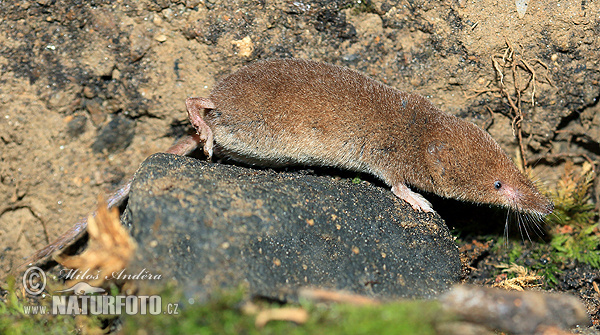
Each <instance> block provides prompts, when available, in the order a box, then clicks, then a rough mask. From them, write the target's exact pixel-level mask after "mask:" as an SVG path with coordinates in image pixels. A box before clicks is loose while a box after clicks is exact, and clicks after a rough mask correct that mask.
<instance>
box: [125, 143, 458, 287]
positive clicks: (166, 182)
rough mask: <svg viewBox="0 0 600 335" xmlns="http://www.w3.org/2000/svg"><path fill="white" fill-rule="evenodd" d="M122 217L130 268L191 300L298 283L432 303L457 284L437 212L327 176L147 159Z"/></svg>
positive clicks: (453, 254)
mask: <svg viewBox="0 0 600 335" xmlns="http://www.w3.org/2000/svg"><path fill="white" fill-rule="evenodd" d="M124 220H125V223H126V224H130V225H131V226H132V234H133V236H134V238H135V239H136V240H137V242H138V244H139V249H138V252H137V260H136V261H134V262H133V263H134V264H133V265H132V266H131V269H129V270H132V271H133V272H136V271H138V270H139V269H143V268H145V269H147V270H148V271H149V272H151V273H153V274H161V275H162V277H163V279H165V280H169V279H176V281H177V282H178V283H179V284H180V285H183V287H182V288H183V289H184V291H185V292H187V293H188V294H190V295H192V296H196V297H200V298H202V297H204V296H205V294H207V293H208V292H210V290H212V289H213V288H215V287H236V286H238V285H240V284H244V285H246V286H247V287H248V290H249V292H250V293H251V294H256V295H263V296H267V297H271V298H276V299H289V298H292V299H294V298H295V292H296V289H297V288H299V287H318V288H326V289H337V290H346V291H350V292H354V293H359V294H364V295H368V296H372V297H378V298H384V299H388V298H396V297H432V296H435V295H437V294H438V293H440V292H442V291H444V290H446V289H447V288H449V287H450V285H451V284H452V283H454V282H456V281H457V280H458V278H459V271H460V262H459V254H458V249H457V247H456V245H455V244H454V242H453V238H452V236H451V235H450V233H449V231H448V228H447V227H446V225H445V224H444V222H443V220H442V219H441V218H440V217H439V216H437V215H433V214H425V213H417V212H415V211H414V210H413V209H412V208H410V207H409V206H408V205H406V204H405V203H403V202H402V201H400V200H399V199H397V198H396V197H395V196H394V195H393V194H392V192H391V191H390V190H388V189H385V188H381V187H376V186H371V185H366V184H360V185H354V184H352V183H351V182H349V181H347V180H341V181H340V180H335V179H334V178H331V177H322V176H314V175H306V174H298V173H286V172H275V171H272V170H256V169H250V168H243V167H238V166H228V165H221V164H214V163H206V162H203V161H199V160H196V159H192V158H188V157H180V156H174V155H167V154H156V155H153V156H151V157H149V158H148V159H147V160H146V161H145V162H144V163H143V164H142V166H141V168H140V169H139V170H138V172H137V173H136V176H135V180H134V182H133V185H132V187H131V194H130V198H129V203H128V208H127V210H126V215H125V216H124ZM165 283H166V282H164V281H163V282H156V283H155V284H158V285H161V284H162V285H164V284H165Z"/></svg>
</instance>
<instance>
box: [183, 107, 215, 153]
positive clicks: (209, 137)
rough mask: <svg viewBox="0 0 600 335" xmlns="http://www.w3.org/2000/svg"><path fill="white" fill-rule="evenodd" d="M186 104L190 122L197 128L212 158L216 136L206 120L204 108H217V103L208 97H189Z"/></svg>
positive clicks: (205, 151)
mask: <svg viewBox="0 0 600 335" xmlns="http://www.w3.org/2000/svg"><path fill="white" fill-rule="evenodd" d="M185 106H186V108H187V112H188V118H189V119H190V122H191V123H192V125H193V126H194V128H196V132H197V133H198V135H199V136H200V140H201V141H202V142H204V154H205V155H206V157H207V159H208V160H210V159H211V158H212V155H213V145H214V138H213V133H212V130H211V129H210V127H208V125H207V124H206V122H204V110H205V109H215V104H213V102H212V101H210V100H209V99H207V98H187V99H186V100H185Z"/></svg>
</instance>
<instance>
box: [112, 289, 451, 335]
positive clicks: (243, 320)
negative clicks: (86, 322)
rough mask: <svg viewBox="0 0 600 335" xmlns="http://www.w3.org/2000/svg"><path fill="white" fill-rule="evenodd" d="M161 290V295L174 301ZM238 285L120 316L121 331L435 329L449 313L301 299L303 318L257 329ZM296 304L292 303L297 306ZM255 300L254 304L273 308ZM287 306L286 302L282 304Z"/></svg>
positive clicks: (405, 305)
mask: <svg viewBox="0 0 600 335" xmlns="http://www.w3.org/2000/svg"><path fill="white" fill-rule="evenodd" d="M161 296H163V301H166V300H170V301H177V299H176V298H168V295H167V296H164V295H163V294H161ZM241 306H243V295H242V294H241V293H240V291H237V292H234V293H231V292H230V293H221V294H217V295H215V296H213V297H212V298H210V300H209V301H208V302H207V303H204V304H189V303H186V304H184V305H183V306H182V307H181V308H180V313H179V314H178V315H157V316H151V317H148V316H141V315H134V316H125V317H124V320H123V325H124V333H126V334H129V333H134V332H139V331H140V330H142V331H144V330H146V331H147V332H148V333H156V332H159V333H164V334H316V333H322V334H436V332H435V325H436V324H438V323H441V322H444V321H448V320H450V319H451V318H450V317H449V316H446V315H445V314H444V313H442V311H441V309H440V306H439V305H438V304H437V303H436V302H431V301H428V302H424V301H410V302H408V301H407V302H398V303H390V304H385V305H381V306H354V305H347V304H330V305H325V304H314V303H308V302H306V303H302V304H301V305H300V306H301V307H302V308H303V309H305V310H306V311H307V312H308V315H309V318H308V321H307V322H306V323H304V324H295V323H293V322H290V321H271V322H269V323H267V325H266V326H265V327H264V328H262V329H258V328H257V327H256V326H255V319H256V315H253V314H245V313H243V312H242V308H241ZM300 306H296V307H300ZM276 307H278V306H273V304H271V305H268V304H266V303H263V304H259V308H276ZM286 307H288V306H286Z"/></svg>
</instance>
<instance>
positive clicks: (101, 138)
mask: <svg viewBox="0 0 600 335" xmlns="http://www.w3.org/2000/svg"><path fill="white" fill-rule="evenodd" d="M134 135H135V122H134V121H133V120H131V119H129V118H127V117H125V116H123V115H120V114H117V115H115V116H114V118H113V119H112V120H111V121H110V122H109V123H108V124H107V125H105V126H104V127H103V128H102V129H101V130H100V131H99V132H98V137H97V138H96V141H94V143H93V144H92V150H93V151H94V152H96V153H100V152H102V151H104V150H106V151H107V152H108V153H112V152H115V151H118V150H123V149H125V148H127V147H128V146H129V145H130V144H131V141H133V136H134Z"/></svg>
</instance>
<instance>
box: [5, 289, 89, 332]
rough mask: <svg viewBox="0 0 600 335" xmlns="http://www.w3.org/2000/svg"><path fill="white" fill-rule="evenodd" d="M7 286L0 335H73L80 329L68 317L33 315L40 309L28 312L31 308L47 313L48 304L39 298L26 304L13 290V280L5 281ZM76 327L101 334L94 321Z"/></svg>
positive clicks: (71, 318) (83, 320)
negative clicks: (82, 327)
mask: <svg viewBox="0 0 600 335" xmlns="http://www.w3.org/2000/svg"><path fill="white" fill-rule="evenodd" d="M7 284H8V288H7V291H6V295H5V296H4V297H3V299H0V334H7V335H20V334H73V333H74V332H75V330H77V329H78V328H79V327H78V325H77V323H76V321H75V318H74V317H73V316H70V315H51V314H33V312H34V311H39V309H37V310H36V309H29V307H31V306H41V307H42V308H46V310H47V311H50V309H51V306H50V303H49V300H48V299H46V300H44V299H42V298H40V299H35V300H31V301H28V300H27V299H25V298H24V297H20V296H19V295H18V293H19V292H20V291H17V290H16V289H15V278H14V277H8V278H7ZM27 311H29V312H27ZM79 325H80V326H82V325H84V326H85V327H86V329H88V330H90V329H91V328H95V329H98V330H100V326H99V322H98V320H97V318H92V317H89V318H84V319H82V320H81V321H80V323H79Z"/></svg>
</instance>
